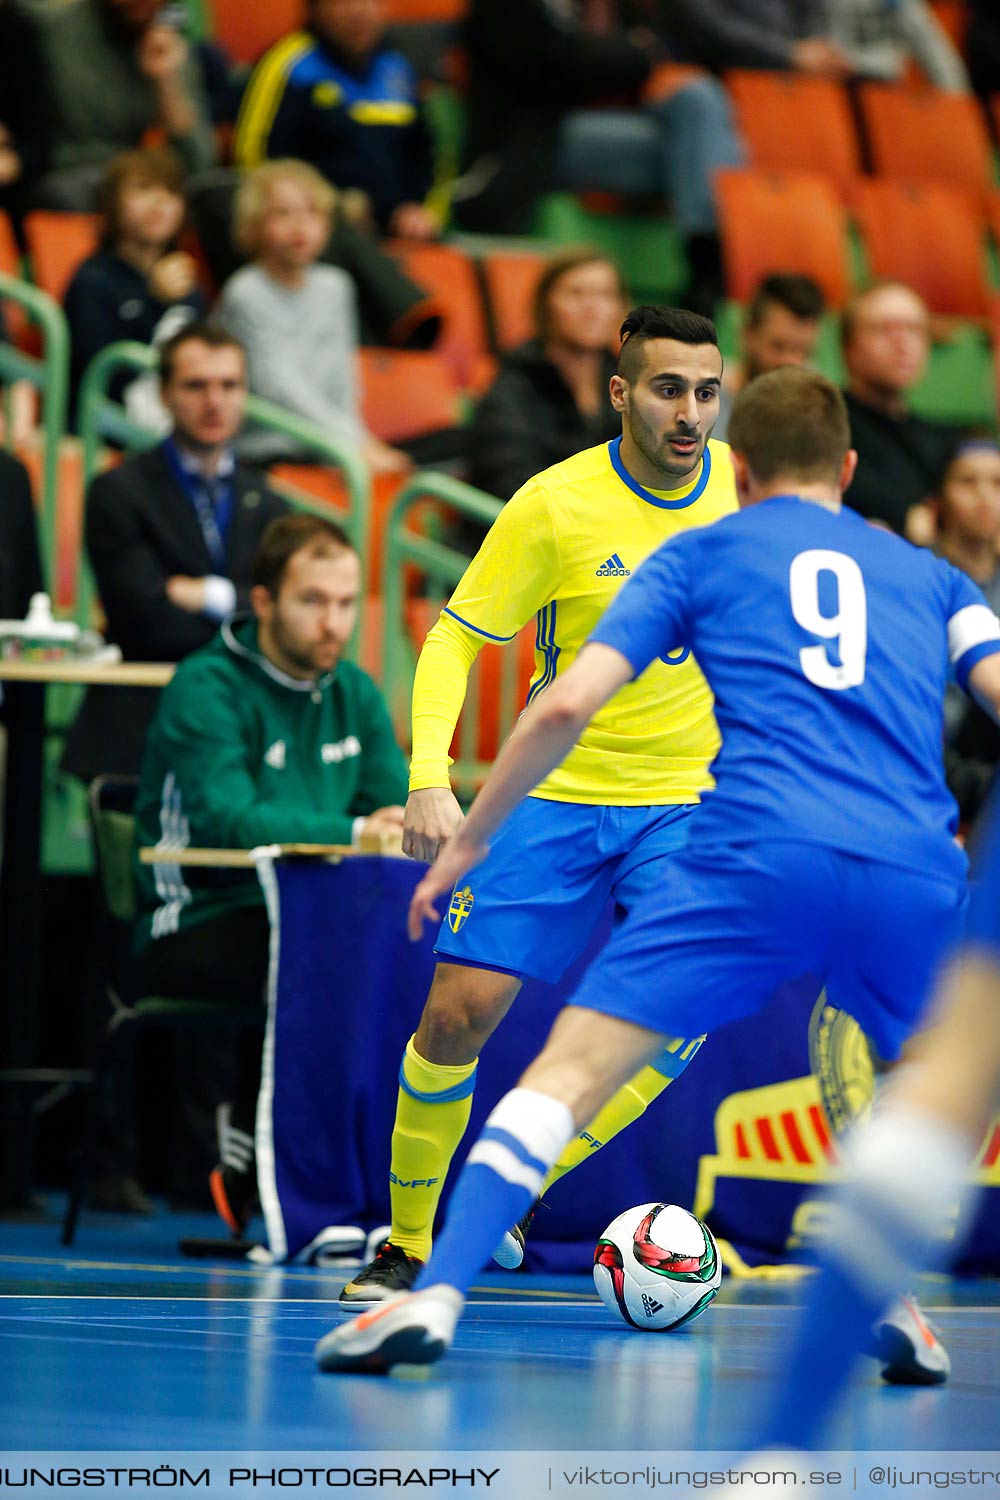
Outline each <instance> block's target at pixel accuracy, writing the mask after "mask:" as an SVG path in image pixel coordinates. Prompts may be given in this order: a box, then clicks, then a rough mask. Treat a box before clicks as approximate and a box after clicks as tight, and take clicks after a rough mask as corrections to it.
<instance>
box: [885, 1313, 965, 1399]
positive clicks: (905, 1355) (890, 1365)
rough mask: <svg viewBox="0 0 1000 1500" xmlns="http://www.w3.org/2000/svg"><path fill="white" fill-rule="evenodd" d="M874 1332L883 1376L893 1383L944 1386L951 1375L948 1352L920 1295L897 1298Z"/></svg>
mask: <svg viewBox="0 0 1000 1500" xmlns="http://www.w3.org/2000/svg"><path fill="white" fill-rule="evenodd" d="M873 1333H874V1335H875V1349H874V1353H875V1357H876V1359H879V1360H881V1361H882V1367H883V1368H882V1379H883V1380H887V1381H888V1382H889V1384H890V1385H941V1384H943V1382H944V1381H946V1380H947V1379H948V1376H949V1375H950V1374H951V1359H950V1358H949V1356H948V1351H947V1349H946V1348H945V1347H944V1345H943V1344H942V1342H941V1340H940V1339H939V1338H938V1331H937V1329H936V1328H935V1327H934V1325H933V1324H932V1323H929V1322H928V1321H927V1319H926V1318H925V1317H924V1315H923V1313H922V1312H921V1310H920V1306H919V1304H918V1302H917V1299H916V1297H913V1296H905V1297H899V1298H897V1300H896V1301H895V1302H894V1303H893V1304H892V1306H891V1307H890V1308H889V1311H888V1312H887V1313H886V1314H885V1316H884V1317H883V1318H880V1319H879V1321H878V1322H877V1323H876V1324H875V1327H874V1329H873Z"/></svg>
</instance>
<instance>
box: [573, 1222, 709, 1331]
mask: <svg viewBox="0 0 1000 1500" xmlns="http://www.w3.org/2000/svg"><path fill="white" fill-rule="evenodd" d="M721 1283H722V1261H721V1259H720V1258H719V1247H718V1245H717V1244H716V1243H715V1239H714V1237H713V1235H712V1231H711V1230H710V1229H709V1228H707V1226H706V1225H704V1224H703V1223H702V1222H701V1220H700V1219H696V1218H695V1217H694V1214H689V1213H688V1212H687V1210H686V1209H684V1208H678V1207H677V1205H676V1204H674V1203H641V1204H640V1205H639V1206H638V1208H629V1209H626V1211H625V1212H624V1213H623V1214H619V1215H618V1217H617V1219H613V1220H612V1221H611V1223H610V1224H609V1225H608V1227H607V1229H606V1230H605V1231H604V1233H603V1234H602V1235H601V1238H600V1239H599V1240H598V1242H597V1248H596V1250H595V1251H594V1285H595V1286H596V1287H597V1290H598V1293H599V1295H600V1298H601V1301H602V1302H603V1303H604V1305H605V1307H606V1308H607V1309H608V1311H609V1312H615V1313H619V1314H620V1315H621V1316H622V1317H623V1318H624V1319H625V1322H626V1323H628V1324H629V1325H630V1326H631V1327H632V1328H638V1329H641V1330H643V1331H645V1332H649V1333H668V1332H670V1330H671V1329H674V1328H681V1327H683V1325H684V1324H685V1323H690V1322H691V1320H692V1318H697V1317H698V1315H699V1313H703V1312H704V1311H705V1308H706V1307H707V1306H708V1304H709V1303H710V1302H712V1301H714V1299H715V1294H716V1293H717V1292H718V1290H719V1287H720V1285H721Z"/></svg>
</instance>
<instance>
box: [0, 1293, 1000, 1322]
mask: <svg viewBox="0 0 1000 1500" xmlns="http://www.w3.org/2000/svg"><path fill="white" fill-rule="evenodd" d="M561 1295H562V1296H563V1297H565V1298H567V1299H569V1298H571V1297H575V1296H576V1293H574V1292H563V1293H562V1294H561ZM0 1302H178V1303H184V1302H212V1303H216V1304H218V1303H226V1302H232V1303H235V1304H237V1305H239V1304H241V1303H246V1304H247V1305H248V1306H257V1307H260V1306H261V1305H262V1304H267V1303H274V1304H278V1303H284V1304H288V1305H294V1306H303V1307H330V1306H334V1307H340V1308H343V1310H344V1311H345V1312H347V1311H349V1310H350V1304H345V1303H343V1302H339V1301H332V1302H331V1301H330V1300H329V1299H328V1298H325V1297H144V1296H138V1295H135V1294H133V1293H130V1294H129V1295H128V1296H117V1297H116V1296H115V1295H114V1294H113V1293H111V1292H0ZM364 1305H365V1306H366V1307H367V1306H368V1304H367V1303H366V1304H364ZM514 1305H515V1304H513V1303H511V1302H509V1301H502V1300H501V1301H492V1300H482V1301H480V1300H479V1299H478V1298H477V1299H476V1300H475V1301H474V1302H469V1303H467V1304H466V1308H467V1310H468V1311H470V1312H471V1311H472V1310H473V1309H474V1308H477V1307H507V1308H509V1307H512V1306H514ZM523 1305H524V1306H525V1307H526V1308H528V1307H530V1308H532V1309H537V1308H558V1307H565V1308H571V1309H575V1308H580V1309H586V1308H592V1307H600V1306H601V1305H602V1304H601V1301H600V1298H599V1297H598V1296H597V1294H596V1292H595V1294H594V1296H593V1297H588V1298H586V1299H583V1298H578V1299H577V1300H576V1301H575V1302H570V1301H568V1300H567V1301H564V1302H561V1301H552V1300H544V1299H543V1297H541V1296H539V1297H536V1298H533V1299H532V1300H531V1301H530V1302H525V1303H524V1304H523ZM803 1305H804V1304H803V1303H800V1302H716V1303H715V1304H714V1306H713V1308H712V1315H713V1316H715V1315H716V1314H717V1313H720V1312H743V1313H750V1312H752V1313H760V1312H775V1311H780V1310H784V1311H786V1312H797V1311H798V1310H799V1309H800V1308H801V1307H802V1306H803ZM920 1306H921V1307H922V1308H923V1310H924V1312H931V1313H970V1314H972V1313H975V1314H976V1315H977V1316H982V1314H983V1313H998V1314H1000V1302H993V1303H986V1304H985V1305H983V1306H973V1305H971V1304H968V1303H964V1302H963V1303H962V1304H961V1305H960V1306H957V1305H954V1304H952V1303H948V1302H944V1303H927V1302H921V1304H920Z"/></svg>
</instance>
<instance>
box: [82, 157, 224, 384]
mask: <svg viewBox="0 0 1000 1500" xmlns="http://www.w3.org/2000/svg"><path fill="white" fill-rule="evenodd" d="M101 211H102V214H103V219H104V222H103V225H102V228H101V244H100V249H99V250H97V251H96V253H95V254H94V255H91V256H89V257H88V258H87V259H86V260H85V261H83V263H82V264H81V265H80V266H78V267H77V270H76V274H75V275H74V277H73V280H72V281H71V282H70V285H69V290H68V291H67V293H66V317H67V319H68V321H69V332H70V345H71V359H70V374H71V389H72V398H73V406H74V407H75V402H76V393H77V391H78V390H79V385H80V378H81V376H82V375H83V372H84V370H85V369H86V368H87V366H88V364H89V363H90V361H91V360H92V359H93V357H94V355H95V354H98V353H99V352H100V351H101V350H102V349H104V348H106V347H107V345H108V344H114V343H117V342H118V341H119V340H120V339H134V340H137V341H138V342H139V343H140V344H154V343H155V344H162V343H164V342H165V339H166V337H169V336H170V334H171V333H176V332H177V331H178V330H179V329H180V328H182V327H183V326H184V324H185V323H188V322H191V321H192V320H194V319H196V318H198V317H200V316H201V315H202V314H203V313H204V312H205V310H206V309H205V298H204V296H203V294H202V292H201V289H200V288H199V286H198V268H197V266H196V264H195V262H194V260H193V258H192V257H191V256H190V255H187V254H186V253H185V252H184V251H183V250H178V248H177V236H178V234H179V233H180V229H181V226H182V224H183V222H184V213H185V200H184V175H183V169H182V167H181V164H180V162H179V160H178V159H177V157H176V156H175V155H174V154H173V152H171V151H168V150H164V149H159V150H152V151H126V152H124V153H123V154H122V155H121V156H116V157H115V158H114V160H113V161H112V162H111V163H110V164H109V166H108V167H107V169H106V171H105V174H104V180H103V182H102V184H101ZM134 378H135V377H134V376H133V375H131V374H129V373H123V374H121V375H119V376H117V377H116V379H115V381H114V382H113V383H112V386H111V394H112V396H113V397H114V399H115V400H121V399H122V397H123V393H124V392H125V389H126V387H127V386H128V384H129V382H130V381H133V380H134ZM126 404H128V403H127V400H126Z"/></svg>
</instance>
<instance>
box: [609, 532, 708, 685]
mask: <svg viewBox="0 0 1000 1500" xmlns="http://www.w3.org/2000/svg"><path fill="white" fill-rule="evenodd" d="M687 540H688V539H687V538H686V537H685V538H674V539H672V540H670V541H669V542H665V543H664V545H663V546H662V547H660V548H659V549H658V550H657V551H656V552H654V553H653V554H652V556H651V557H648V558H647V559H646V561H645V562H644V563H643V564H642V567H641V568H639V570H638V571H637V572H636V574H635V575H634V577H632V578H630V579H629V581H628V583H627V584H626V585H625V587H624V588H623V589H622V591H621V593H620V594H619V595H618V597H617V598H616V599H615V602H614V603H613V604H612V606H611V608H610V609H609V610H608V611H607V613H606V614H605V615H604V616H603V617H602V618H601V619H600V620H599V621H598V622H597V627H596V629H595V630H594V631H593V632H592V633H591V636H590V639H591V640H592V641H598V642H600V644H602V645H604V646H613V647H614V649H615V650H616V651H620V652H621V654H622V656H624V657H625V658H626V660H627V661H629V662H631V663H632V666H633V668H634V670H635V675H636V676H637V677H639V676H641V674H642V673H643V672H644V671H645V670H646V668H647V667H648V666H649V664H650V662H651V661H655V660H656V658H657V657H658V656H661V657H665V656H666V655H667V653H668V652H670V651H675V650H676V649H677V647H678V646H684V645H687V644H688V606H689V603H690V598H689V595H690V587H689V582H688V579H689V570H688V565H687V557H686V551H687V549H686V548H685V547H683V546H682V541H687Z"/></svg>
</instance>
